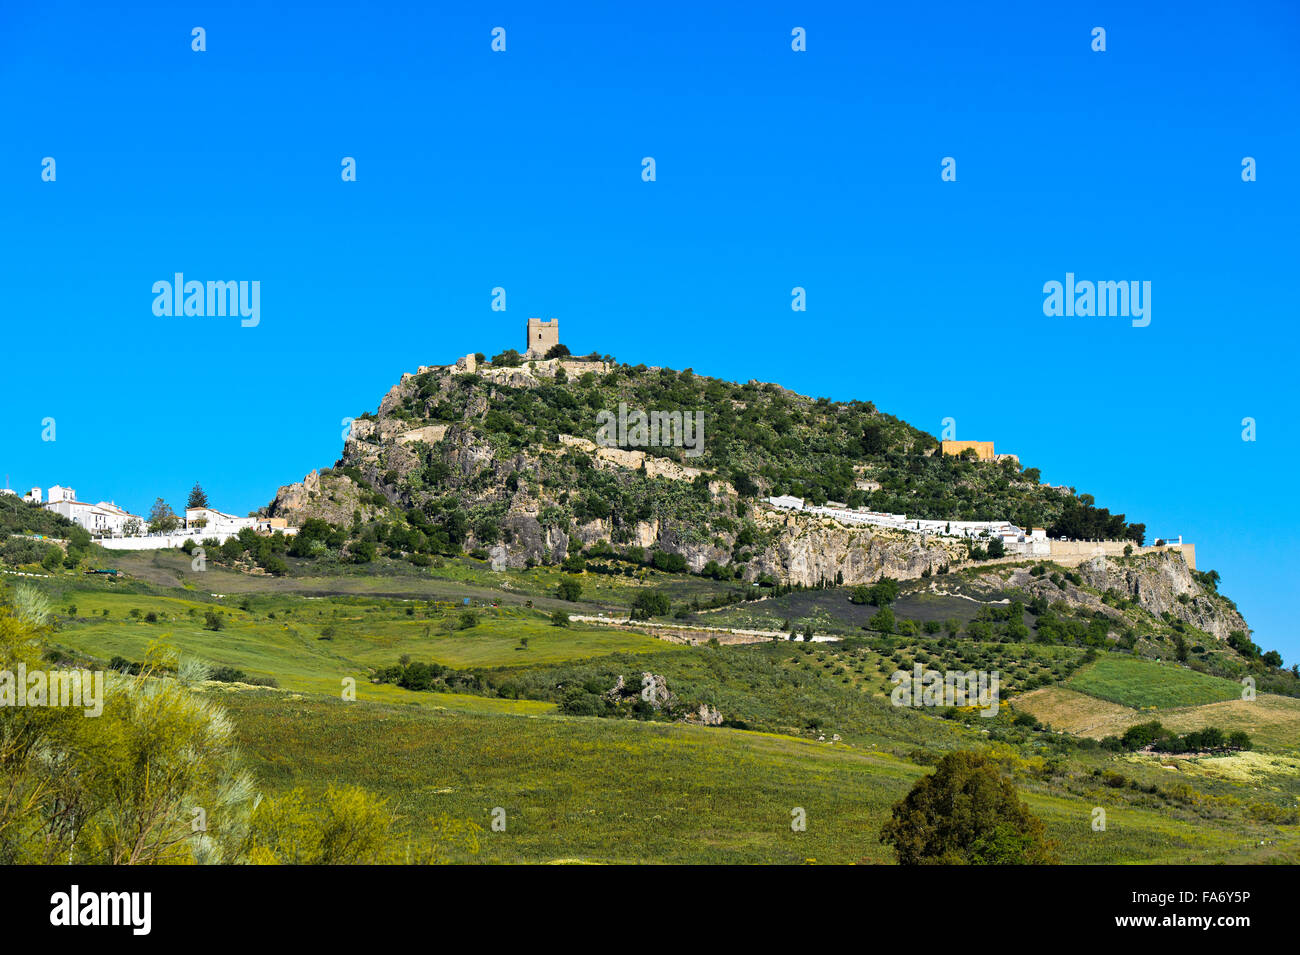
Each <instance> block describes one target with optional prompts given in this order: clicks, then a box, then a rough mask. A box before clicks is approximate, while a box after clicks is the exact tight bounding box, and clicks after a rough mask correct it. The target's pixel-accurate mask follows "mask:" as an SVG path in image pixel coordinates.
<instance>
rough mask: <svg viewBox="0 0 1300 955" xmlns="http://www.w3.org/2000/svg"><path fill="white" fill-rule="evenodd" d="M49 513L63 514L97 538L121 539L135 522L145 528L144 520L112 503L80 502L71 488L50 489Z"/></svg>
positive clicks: (47, 507) (56, 487)
mask: <svg viewBox="0 0 1300 955" xmlns="http://www.w3.org/2000/svg"><path fill="white" fill-rule="evenodd" d="M45 509H46V510H47V511H53V512H54V513H56V514H62V515H63V516H64V517H66V518H67V519H68V520H70V521H72V522H73V523H74V524H80V525H81V526H82V527H84V528H85V529H86V530H87V531H88V532H90V534H92V535H93V536H95V537H121V536H122V535H124V534H125V533H126V525H127V523H128V522H130V521H132V520H134V521H139V522H140V524H141V526H143V524H144V521H143V519H142V518H139V517H136V516H135V515H134V514H132V513H130V512H129V511H126V510H124V509H122V508H120V507H118V506H117V505H116V504H114V503H113V502H112V501H100V502H99V503H98V504H90V503H88V502H86V501H78V500H77V494H76V492H75V491H74V490H72V488H70V487H59V486H58V485H57V484H56V485H55V486H54V487H52V488H50V499H49V501H47V502H46V504H45Z"/></svg>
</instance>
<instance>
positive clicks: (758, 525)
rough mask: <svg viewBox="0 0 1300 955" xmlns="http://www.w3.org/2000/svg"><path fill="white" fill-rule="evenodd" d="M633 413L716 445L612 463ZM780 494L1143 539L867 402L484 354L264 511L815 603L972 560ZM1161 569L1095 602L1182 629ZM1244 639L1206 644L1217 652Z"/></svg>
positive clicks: (961, 550)
mask: <svg viewBox="0 0 1300 955" xmlns="http://www.w3.org/2000/svg"><path fill="white" fill-rule="evenodd" d="M637 411H644V412H646V413H647V414H649V413H650V412H661V413H667V414H669V415H676V416H677V417H678V418H679V419H684V420H686V421H690V420H691V416H692V415H694V414H696V413H698V414H699V416H700V417H699V418H698V419H696V420H698V421H700V422H701V432H702V433H701V434H698V435H696V434H692V433H691V432H690V431H686V432H685V433H683V432H682V431H676V432H674V434H675V435H676V436H677V437H678V438H680V439H681V440H677V441H676V442H675V443H666V444H659V443H649V442H647V441H645V440H644V438H645V437H646V435H644V434H642V435H639V436H638V435H636V434H635V433H634V434H633V435H632V438H633V440H625V441H623V442H621V445H622V446H610V445H611V444H614V443H617V442H613V441H609V440H605V439H606V438H608V437H610V435H609V429H608V428H606V430H605V431H604V432H602V424H608V422H609V421H610V420H611V417H612V418H614V419H617V418H618V417H619V416H620V415H621V416H622V417H624V418H634V417H635V413H636V412H637ZM651 437H657V435H651ZM697 438H698V439H700V440H695V439H697ZM769 494H794V495H797V496H800V497H804V498H806V499H808V500H810V501H811V502H813V503H821V502H825V501H827V500H834V501H840V502H843V503H845V504H848V505H849V506H868V507H872V508H875V509H877V510H889V511H895V512H905V513H907V514H908V515H909V516H916V517H924V518H934V519H952V520H996V519H1009V520H1011V521H1013V522H1014V523H1017V524H1019V525H1021V526H1044V527H1049V528H1052V529H1053V531H1054V532H1055V531H1057V530H1060V529H1063V528H1066V527H1067V526H1068V528H1070V529H1073V528H1076V527H1079V528H1082V529H1083V531H1084V533H1088V532H1089V531H1092V532H1093V533H1095V535H1096V536H1103V535H1106V536H1128V537H1131V538H1132V539H1133V540H1134V541H1136V542H1139V543H1140V542H1141V540H1142V536H1143V529H1142V525H1133V524H1129V523H1127V522H1126V521H1125V518H1124V515H1111V514H1109V512H1107V511H1106V510H1104V509H1101V508H1097V507H1095V506H1094V503H1093V500H1092V498H1091V497H1089V496H1088V495H1078V496H1075V495H1071V494H1063V493H1061V492H1060V491H1059V490H1057V489H1054V488H1051V487H1049V486H1046V485H1043V484H1041V483H1040V482H1039V480H1038V473H1037V471H1035V470H1033V469H1032V468H1031V469H1028V470H1026V469H1023V468H1022V467H1021V466H1020V465H1019V464H1018V463H1016V462H1014V461H1010V460H1004V461H1001V462H999V463H996V464H994V463H981V462H976V461H973V460H968V459H959V458H953V457H945V456H943V455H941V454H939V453H938V442H937V441H936V439H935V438H934V437H933V436H932V435H929V434H927V433H925V432H923V431H920V430H919V429H916V428H914V427H912V426H910V425H908V424H907V423H906V422H903V421H901V420H899V419H897V418H894V417H892V416H890V415H887V414H884V413H882V412H880V411H878V410H877V409H876V408H875V406H874V405H873V404H871V403H870V402H861V401H853V402H836V401H830V400H828V399H824V398H816V399H815V398H810V397H806V396H803V395H798V394H795V393H793V392H790V391H788V390H786V389H784V388H781V387H780V386H778V385H775V384H765V383H760V382H757V381H750V382H748V383H746V384H736V383H732V382H726V381H722V380H719V379H715V378H707V377H704V376H699V375H695V374H694V373H693V372H692V371H691V370H689V369H688V370H686V371H682V372H677V371H673V370H671V369H666V368H651V367H646V366H643V365H637V366H629V365H625V364H618V363H616V362H614V361H613V360H612V359H608V358H599V357H596V356H591V357H589V358H585V359H579V358H572V357H566V358H558V359H555V358H553V359H549V360H538V361H529V362H522V361H519V360H518V359H517V357H516V356H511V357H508V358H507V357H501V356H499V358H498V360H497V361H494V362H486V361H483V360H482V359H481V357H478V356H472V355H471V356H466V357H465V358H462V359H460V360H459V361H458V362H457V363H455V364H453V365H446V366H434V367H422V368H420V369H419V370H418V371H417V372H416V373H414V374H408V375H404V376H403V378H402V380H401V381H400V382H399V383H398V384H397V385H395V386H394V387H393V388H392V389H391V390H390V391H389V392H388V394H387V395H385V396H384V398H383V400H382V401H381V402H380V404H379V407H378V409H377V411H376V412H374V413H366V414H363V415H362V416H361V417H360V418H358V419H357V420H356V421H355V422H354V424H353V426H352V429H351V433H350V435H349V437H348V439H347V440H346V441H345V443H344V448H343V454H342V457H341V458H340V459H339V460H338V461H337V462H336V463H335V465H334V466H333V467H332V468H328V469H325V470H322V471H319V472H315V471H314V472H312V473H311V474H309V475H308V476H307V477H306V479H304V480H303V481H302V482H299V483H297V484H292V485H288V486H286V487H282V488H280V490H279V493H278V494H277V495H276V497H275V500H274V501H272V502H271V504H270V505H269V507H268V508H267V511H268V513H270V514H271V515H273V516H280V517H286V518H288V519H289V520H290V522H291V523H294V524H302V523H303V522H304V521H306V520H308V519H311V518H319V519H323V520H325V521H328V522H329V523H331V524H334V525H339V526H348V527H351V528H353V530H354V531H355V532H356V533H359V534H364V533H367V530H366V529H367V528H374V529H375V530H374V531H373V535H374V537H375V539H377V540H378V541H379V542H380V543H383V544H386V545H388V546H389V547H390V548H392V550H393V551H394V552H395V553H397V554H401V553H407V552H411V553H420V552H424V551H428V552H432V553H455V552H459V551H461V550H462V549H463V550H468V551H480V552H482V553H485V554H488V555H490V557H491V559H492V561H493V564H494V566H497V567H501V568H504V567H513V568H523V567H528V566H534V565H537V564H558V563H561V562H563V561H564V560H565V559H566V557H568V556H569V555H571V554H576V553H579V552H583V551H586V552H590V551H591V549H592V548H593V547H601V548H605V547H608V548H611V549H614V550H618V551H620V552H628V551H629V550H630V551H633V552H636V553H638V554H644V555H650V554H654V553H659V554H661V555H674V556H675V557H676V558H677V559H679V560H680V561H681V565H682V568H683V569H689V570H691V571H693V572H696V573H701V572H707V573H709V574H711V575H712V576H715V577H722V578H725V579H734V580H739V581H745V582H763V583H779V584H801V585H804V586H816V585H819V584H823V583H839V584H845V585H851V584H857V583H866V582H871V581H875V580H877V579H879V578H880V577H882V576H890V577H894V578H897V579H908V578H917V577H921V576H928V575H931V574H935V573H940V572H942V571H945V570H947V569H949V568H950V567H957V566H959V565H961V564H962V563H963V562H965V561H966V559H967V556H968V554H967V548H966V546H965V544H964V543H962V542H961V541H959V540H956V539H954V538H947V537H937V536H925V535H918V534H909V533H906V532H900V531H888V530H883V529H879V528H867V527H845V526H843V525H840V524H837V523H835V522H833V521H830V520H826V519H818V518H815V517H812V516H810V515H794V514H789V513H783V512H778V511H775V510H774V509H772V508H770V507H768V506H767V505H766V504H764V503H762V501H763V499H764V498H765V497H766V496H767V495H769ZM397 523H400V524H401V525H402V527H401V528H399V529H397V530H393V529H392V528H393V525H394V524H397ZM1166 563H1167V565H1168V569H1166V570H1162V571H1161V572H1160V574H1159V575H1157V576H1156V577H1149V576H1148V574H1147V571H1141V570H1136V569H1134V568H1132V567H1123V566H1120V565H1119V564H1116V563H1115V562H1103V565H1102V566H1099V567H1089V568H1085V569H1084V570H1083V571H1081V572H1082V573H1084V574H1086V575H1088V579H1089V582H1090V583H1092V584H1093V585H1094V589H1099V590H1102V591H1105V590H1116V591H1117V592H1124V593H1131V594H1133V595H1135V596H1136V597H1137V599H1141V600H1145V601H1148V602H1150V601H1156V602H1159V603H1160V604H1161V606H1160V607H1159V608H1158V610H1157V611H1156V612H1160V611H1171V612H1172V611H1178V612H1185V611H1186V604H1179V603H1177V600H1176V596H1177V595H1178V594H1185V593H1192V592H1194V591H1199V585H1198V584H1197V583H1196V582H1195V580H1193V579H1192V577H1190V576H1188V575H1190V574H1192V573H1193V572H1192V571H1191V570H1190V569H1189V568H1187V567H1186V565H1185V564H1184V565H1182V571H1178V570H1176V569H1172V564H1173V563H1175V561H1170V562H1166ZM1097 575H1103V576H1104V577H1105V579H1104V580H1102V579H1100V578H1098V577H1097ZM1184 577H1185V578H1186V579H1183V578H1184ZM1094 578H1097V579H1094ZM1162 581H1163V582H1162ZM1102 584H1104V585H1105V586H1102ZM1169 594H1173V595H1174V597H1171V598H1170V599H1172V600H1173V601H1174V603H1175V604H1177V606H1174V605H1173V604H1170V599H1165V598H1166V596H1168V595H1169ZM1196 596H1197V598H1205V599H1207V600H1208V599H1209V598H1208V596H1207V595H1205V594H1201V593H1199V592H1198V593H1197V594H1196ZM1154 605H1155V604H1154V603H1153V604H1152V606H1153V607H1154ZM1189 622H1191V621H1189ZM1238 622H1239V617H1238V618H1237V620H1235V621H1234V620H1229V619H1227V618H1226V617H1225V618H1224V619H1223V620H1208V619H1205V620H1200V621H1199V622H1197V623H1196V626H1197V627H1198V628H1199V629H1202V630H1205V631H1207V632H1211V633H1214V634H1216V635H1219V636H1221V635H1222V634H1223V632H1225V628H1227V629H1229V630H1230V629H1237V628H1238V627H1239V623H1238ZM1202 624H1204V625H1203V626H1202ZM1240 625H1241V626H1244V623H1241V624H1240Z"/></svg>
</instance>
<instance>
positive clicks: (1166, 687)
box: [1066, 654, 1242, 709]
mask: <svg viewBox="0 0 1300 955" xmlns="http://www.w3.org/2000/svg"><path fill="white" fill-rule="evenodd" d="M1066 685H1067V686H1068V687H1069V688H1070V689H1072V690H1077V691H1078V692H1080V693H1086V694H1088V695H1089V696H1095V697H1097V698H1098V699H1101V700H1108V701H1109V702H1111V703H1118V704H1120V705H1121V706H1131V707H1134V708H1137V709H1142V708H1149V707H1154V708H1156V709H1165V708H1170V707H1178V706H1199V705H1201V704H1203V703H1220V702H1224V701H1226V700H1239V699H1241V691H1242V687H1241V685H1240V684H1237V683H1233V682H1232V681H1231V680H1225V679H1223V678H1222V677H1216V676H1209V675H1208V674H1205V673H1197V672H1196V671H1195V670H1189V669H1187V668H1185V667H1181V666H1178V665H1177V664H1173V663H1156V662H1154V661H1151V660H1139V659H1136V658H1134V657H1126V656H1119V655H1115V654H1106V655H1103V656H1101V657H1099V658H1098V659H1097V661H1096V662H1095V663H1093V664H1091V665H1090V666H1087V667H1085V668H1083V669H1082V670H1080V671H1079V672H1078V673H1076V674H1075V675H1074V676H1072V677H1071V678H1070V679H1069V681H1068V682H1067V683H1066Z"/></svg>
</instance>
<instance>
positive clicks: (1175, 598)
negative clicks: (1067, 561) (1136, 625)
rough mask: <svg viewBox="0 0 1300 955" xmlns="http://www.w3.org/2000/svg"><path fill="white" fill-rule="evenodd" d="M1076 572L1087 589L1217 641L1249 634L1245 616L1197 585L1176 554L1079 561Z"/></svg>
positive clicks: (1190, 572)
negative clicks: (1117, 596) (1112, 594)
mask: <svg viewBox="0 0 1300 955" xmlns="http://www.w3.org/2000/svg"><path fill="white" fill-rule="evenodd" d="M1078 573H1079V575H1080V576H1081V577H1083V580H1084V583H1086V584H1088V585H1089V586H1091V587H1095V588H1097V589H1098V590H1101V591H1103V592H1104V591H1107V590H1115V591H1118V592H1119V593H1120V594H1122V595H1123V596H1125V597H1128V598H1131V599H1133V600H1136V601H1137V603H1138V606H1140V607H1141V608H1142V609H1143V610H1145V611H1147V612H1148V613H1150V614H1153V615H1154V616H1157V617H1159V616H1161V615H1162V614H1163V613H1165V612H1168V613H1170V614H1172V615H1173V617H1174V618H1175V619H1177V620H1181V621H1183V622H1184V623H1186V624H1189V625H1190V626H1193V627H1196V628H1197V629H1198V630H1204V631H1205V632H1206V633H1208V634H1211V635H1212V636H1215V637H1218V638H1219V639H1220V640H1226V639H1227V638H1228V634H1230V633H1231V632H1232V631H1234V630H1240V631H1242V632H1243V633H1247V632H1249V628H1248V627H1247V626H1246V621H1245V618H1243V617H1242V616H1241V614H1240V613H1238V612H1237V611H1236V610H1235V609H1234V608H1233V607H1231V606H1230V605H1229V604H1228V602H1227V601H1226V600H1225V599H1224V598H1223V597H1222V596H1221V595H1219V594H1217V593H1214V592H1211V591H1208V590H1207V589H1206V588H1205V587H1203V586H1201V584H1200V583H1199V582H1198V581H1197V580H1196V578H1195V577H1193V576H1192V571H1191V568H1189V567H1188V566H1187V562H1186V561H1184V560H1183V558H1182V557H1181V556H1180V555H1178V554H1176V553H1163V554H1150V555H1144V556H1142V557H1140V558H1136V559H1133V560H1111V559H1106V558H1094V559H1093V560H1091V561H1088V562H1087V563H1085V564H1080V565H1079V567H1078ZM1180 598H1186V599H1180Z"/></svg>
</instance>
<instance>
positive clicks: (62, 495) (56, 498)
mask: <svg viewBox="0 0 1300 955" xmlns="http://www.w3.org/2000/svg"><path fill="white" fill-rule="evenodd" d="M76 499H77V492H76V491H74V490H73V489H72V488H70V487H60V486H59V485H57V484H56V485H54V487H52V488H50V493H49V496H47V497H46V499H45V500H46V502H47V503H49V504H57V503H59V502H60V501H75V500H76Z"/></svg>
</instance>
